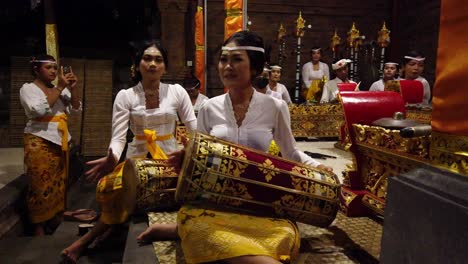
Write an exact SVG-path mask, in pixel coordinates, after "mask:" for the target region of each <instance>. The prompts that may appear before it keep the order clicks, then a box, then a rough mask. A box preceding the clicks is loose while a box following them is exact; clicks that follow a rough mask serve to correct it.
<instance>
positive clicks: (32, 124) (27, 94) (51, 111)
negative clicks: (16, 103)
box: [20, 83, 81, 146]
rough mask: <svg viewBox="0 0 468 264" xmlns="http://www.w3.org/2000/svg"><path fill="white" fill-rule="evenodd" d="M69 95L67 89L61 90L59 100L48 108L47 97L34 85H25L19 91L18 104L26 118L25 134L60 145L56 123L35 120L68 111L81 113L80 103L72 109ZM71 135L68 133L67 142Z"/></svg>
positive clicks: (60, 140)
mask: <svg viewBox="0 0 468 264" xmlns="http://www.w3.org/2000/svg"><path fill="white" fill-rule="evenodd" d="M70 100H71V93H70V91H69V90H68V88H66V89H63V91H62V93H61V95H60V98H59V99H57V101H56V102H55V104H54V106H52V108H51V107H50V105H49V103H48V102H47V95H46V94H45V93H44V92H43V91H42V90H41V88H39V87H38V86H37V85H36V84H34V83H25V84H23V86H22V87H21V89H20V102H21V105H22V106H23V108H24V112H25V113H26V117H27V118H28V122H27V123H26V127H25V128H24V133H25V134H33V135H35V136H38V137H41V138H43V139H46V140H48V141H51V142H53V143H55V144H57V145H59V146H61V145H62V134H61V133H59V131H58V122H38V121H34V119H35V118H41V117H45V116H59V115H62V114H69V113H70V109H71V110H73V111H81V102H80V107H79V108H78V109H73V108H72V107H71V104H70ZM70 139H71V135H70V133H68V141H70Z"/></svg>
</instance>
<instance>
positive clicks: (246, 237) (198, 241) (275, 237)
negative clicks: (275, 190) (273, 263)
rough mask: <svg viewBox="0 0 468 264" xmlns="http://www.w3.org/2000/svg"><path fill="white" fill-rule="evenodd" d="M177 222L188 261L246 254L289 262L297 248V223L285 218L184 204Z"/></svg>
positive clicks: (196, 261)
mask: <svg viewBox="0 0 468 264" xmlns="http://www.w3.org/2000/svg"><path fill="white" fill-rule="evenodd" d="M177 224H178V232H179V236H180V238H181V244H182V249H183V251H184V256H185V260H186V262H187V263H202V262H211V261H216V260H222V259H227V258H233V257H239V256H246V255H256V256H269V257H272V258H274V259H276V260H278V261H282V262H289V261H290V260H291V259H292V258H294V257H295V256H296V255H297V253H298V250H299V244H300V236H299V231H298V229H297V226H296V225H295V224H294V223H293V222H291V221H289V220H285V219H279V218H269V217H259V216H252V215H247V214H240V213H233V212H224V211H218V210H211V209H203V208H200V207H195V206H183V207H182V208H181V209H180V210H179V213H178V215H177Z"/></svg>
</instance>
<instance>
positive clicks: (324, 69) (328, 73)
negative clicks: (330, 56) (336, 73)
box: [323, 63, 330, 81]
mask: <svg viewBox="0 0 468 264" xmlns="http://www.w3.org/2000/svg"><path fill="white" fill-rule="evenodd" d="M323 72H324V73H325V75H326V76H327V81H329V80H330V68H328V64H326V63H323Z"/></svg>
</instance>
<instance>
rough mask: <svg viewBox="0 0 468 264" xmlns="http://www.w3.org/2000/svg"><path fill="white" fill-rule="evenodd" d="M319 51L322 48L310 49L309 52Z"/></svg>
mask: <svg viewBox="0 0 468 264" xmlns="http://www.w3.org/2000/svg"><path fill="white" fill-rule="evenodd" d="M320 50H322V48H318V49H312V50H311V51H320Z"/></svg>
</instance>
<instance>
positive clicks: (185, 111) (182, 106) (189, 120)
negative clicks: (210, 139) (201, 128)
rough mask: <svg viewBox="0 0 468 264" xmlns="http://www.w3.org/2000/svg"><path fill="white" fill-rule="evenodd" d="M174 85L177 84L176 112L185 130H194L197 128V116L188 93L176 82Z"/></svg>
mask: <svg viewBox="0 0 468 264" xmlns="http://www.w3.org/2000/svg"><path fill="white" fill-rule="evenodd" d="M175 86H177V87H176V90H177V100H178V102H179V105H178V108H177V113H178V114H179V117H180V120H181V121H182V122H183V123H184V125H185V127H186V128H187V130H188V131H194V130H196V129H197V118H196V117H195V111H194V110H193V106H192V101H190V97H189V95H188V93H187V92H186V91H185V90H184V88H182V86H180V85H178V84H175Z"/></svg>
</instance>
